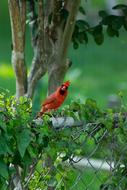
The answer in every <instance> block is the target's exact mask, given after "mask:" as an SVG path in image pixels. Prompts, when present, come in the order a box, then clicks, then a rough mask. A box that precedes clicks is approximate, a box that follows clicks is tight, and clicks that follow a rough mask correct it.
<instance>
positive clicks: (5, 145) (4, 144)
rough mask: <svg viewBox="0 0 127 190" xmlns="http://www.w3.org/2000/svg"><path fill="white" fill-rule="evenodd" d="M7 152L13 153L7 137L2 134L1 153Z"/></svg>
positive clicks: (0, 139)
mask: <svg viewBox="0 0 127 190" xmlns="http://www.w3.org/2000/svg"><path fill="white" fill-rule="evenodd" d="M7 153H10V154H11V153H12V152H11V150H10V148H9V146H8V143H7V141H6V137H5V136H2V135H1V136H0V155H5V154H7Z"/></svg>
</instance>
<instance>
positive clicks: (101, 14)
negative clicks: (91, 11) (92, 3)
mask: <svg viewBox="0 0 127 190" xmlns="http://www.w3.org/2000/svg"><path fill="white" fill-rule="evenodd" d="M98 14H99V16H100V17H102V18H104V17H106V16H107V15H108V14H107V12H106V11H99V12H98Z"/></svg>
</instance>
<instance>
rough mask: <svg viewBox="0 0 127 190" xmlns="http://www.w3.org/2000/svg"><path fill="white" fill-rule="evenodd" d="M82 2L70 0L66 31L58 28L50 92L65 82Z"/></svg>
mask: <svg viewBox="0 0 127 190" xmlns="http://www.w3.org/2000/svg"><path fill="white" fill-rule="evenodd" d="M80 2H81V1H80V0H74V1H71V2H69V3H70V12H69V16H68V19H67V23H66V25H65V29H64V31H62V27H61V28H60V27H59V28H58V33H59V34H60V35H58V36H59V38H58V43H57V48H55V56H54V60H53V63H52V66H51V67H49V69H48V72H49V81H48V94H51V93H52V92H53V91H55V90H56V88H57V86H59V85H60V84H61V83H62V82H63V79H64V76H65V74H66V72H67V70H68V68H69V64H68V61H67V50H68V47H69V45H70V42H71V37H72V34H73V30H74V25H75V21H76V16H77V12H78V9H79V5H80ZM61 32H63V33H62V34H61ZM49 66H50V65H49Z"/></svg>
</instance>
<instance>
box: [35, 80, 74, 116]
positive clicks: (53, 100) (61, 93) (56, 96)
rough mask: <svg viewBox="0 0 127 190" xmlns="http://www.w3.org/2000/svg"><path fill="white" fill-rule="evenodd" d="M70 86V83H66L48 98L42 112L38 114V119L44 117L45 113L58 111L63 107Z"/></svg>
mask: <svg viewBox="0 0 127 190" xmlns="http://www.w3.org/2000/svg"><path fill="white" fill-rule="evenodd" d="M69 85H70V81H66V82H64V83H63V84H62V85H61V86H59V87H58V88H57V89H56V91H55V92H54V93H52V94H51V95H50V96H48V97H47V99H46V100H45V101H44V102H43V104H42V107H41V111H40V112H39V113H38V115H37V118H38V117H40V116H42V115H43V113H45V112H49V111H50V110H56V109H58V108H59V107H60V106H61V104H62V103H63V102H64V100H65V98H66V96H67V94H68V91H67V89H68V87H69Z"/></svg>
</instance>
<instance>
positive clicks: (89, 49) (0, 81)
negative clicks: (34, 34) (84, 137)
mask: <svg viewBox="0 0 127 190" xmlns="http://www.w3.org/2000/svg"><path fill="white" fill-rule="evenodd" d="M1 41H2V39H1ZM8 41H9V40H8ZM8 41H7V39H6V40H5V46H3V52H5V51H4V50H5V49H6V48H7V46H8ZM0 44H1V43H0ZM29 46H30V45H29ZM29 46H27V47H26V52H28V51H27V50H28V49H29V52H28V54H27V57H26V60H27V63H28V65H29V64H30V62H31V58H32V53H31V50H30V48H29ZM126 50H127V37H126V33H124V32H123V33H122V35H121V36H120V38H113V39H112V38H107V37H106V39H105V42H104V44H103V45H102V46H97V45H96V44H95V43H94V42H93V41H92V39H90V42H89V44H88V45H87V46H85V45H82V46H81V47H80V48H79V49H78V50H73V49H72V48H70V50H69V57H70V58H71V59H72V62H73V65H72V67H71V68H70V70H69V71H68V73H67V76H66V79H70V81H71V86H70V89H69V96H68V100H67V101H66V103H68V102H70V101H71V99H75V98H76V99H81V100H83V101H85V99H86V98H93V99H95V100H97V102H98V104H99V106H100V107H106V105H107V101H108V98H109V96H110V95H112V94H118V92H119V91H123V93H124V96H125V97H127V62H126V60H127V54H126ZM8 51H9V50H8ZM8 51H7V52H8ZM9 59H10V53H6V56H5V60H4V61H5V63H3V59H2V58H1V57H0V87H3V88H8V89H9V90H10V92H11V93H15V77H14V75H13V71H12V69H11V64H10V62H9V61H8V60H9ZM46 86H47V77H45V78H44V79H42V80H41V82H40V85H39V87H40V89H42V90H40V89H39V92H40V99H41V100H42V99H44V97H45V96H46ZM43 89H44V90H43Z"/></svg>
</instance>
